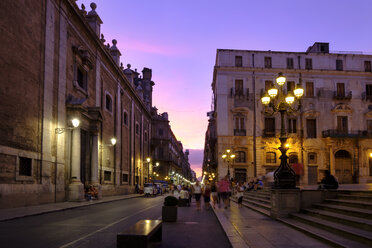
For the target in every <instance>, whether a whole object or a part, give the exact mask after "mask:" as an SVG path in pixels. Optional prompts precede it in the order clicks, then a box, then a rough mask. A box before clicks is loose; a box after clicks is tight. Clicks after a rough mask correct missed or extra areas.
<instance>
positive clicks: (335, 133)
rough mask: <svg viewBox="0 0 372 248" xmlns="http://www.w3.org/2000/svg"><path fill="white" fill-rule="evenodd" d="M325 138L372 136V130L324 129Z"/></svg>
mask: <svg viewBox="0 0 372 248" xmlns="http://www.w3.org/2000/svg"><path fill="white" fill-rule="evenodd" d="M322 136H323V138H328V137H329V138H372V131H367V130H355V131H349V130H339V129H328V130H324V131H322Z"/></svg>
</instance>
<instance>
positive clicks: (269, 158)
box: [266, 152, 276, 164]
mask: <svg viewBox="0 0 372 248" xmlns="http://www.w3.org/2000/svg"><path fill="white" fill-rule="evenodd" d="M266 163H268V164H275V163H276V153H275V152H267V153H266Z"/></svg>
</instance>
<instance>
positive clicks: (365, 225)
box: [301, 208, 372, 232]
mask: <svg viewBox="0 0 372 248" xmlns="http://www.w3.org/2000/svg"><path fill="white" fill-rule="evenodd" d="M301 211H302V212H303V213H306V214H309V215H311V216H315V217H319V218H322V219H325V220H329V221H335V222H338V223H341V224H344V225H350V226H353V227H357V228H360V229H363V230H366V231H371V232H372V220H369V219H364V218H360V217H355V216H349V215H344V214H338V213H334V212H330V211H326V210H319V209H312V208H307V209H302V210H301Z"/></svg>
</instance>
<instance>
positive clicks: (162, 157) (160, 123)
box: [151, 107, 193, 183]
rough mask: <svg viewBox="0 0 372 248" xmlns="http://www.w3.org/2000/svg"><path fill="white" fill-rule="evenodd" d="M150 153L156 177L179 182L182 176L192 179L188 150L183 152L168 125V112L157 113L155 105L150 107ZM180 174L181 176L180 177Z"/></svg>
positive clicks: (180, 144)
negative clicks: (157, 164)
mask: <svg viewBox="0 0 372 248" xmlns="http://www.w3.org/2000/svg"><path fill="white" fill-rule="evenodd" d="M151 114H152V137H151V154H152V159H153V164H155V165H156V163H159V166H157V167H156V168H154V172H155V173H156V174H158V175H159V176H157V179H161V180H167V181H170V182H172V183H179V182H181V181H183V180H182V178H184V179H187V180H190V181H191V180H192V179H193V175H192V170H191V168H190V163H189V151H188V150H186V151H185V152H184V150H183V145H182V143H181V141H178V140H177V138H176V136H175V135H174V133H173V131H172V129H171V126H170V125H169V120H168V113H166V112H164V113H162V114H158V112H157V109H156V107H153V108H152V111H151ZM181 176H182V178H181ZM165 178H167V179H165Z"/></svg>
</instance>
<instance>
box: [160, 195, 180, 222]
mask: <svg viewBox="0 0 372 248" xmlns="http://www.w3.org/2000/svg"><path fill="white" fill-rule="evenodd" d="M177 205H178V199H177V198H176V197H174V196H167V197H165V199H164V206H163V209H162V217H163V218H162V219H163V221H164V222H176V221H177Z"/></svg>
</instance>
